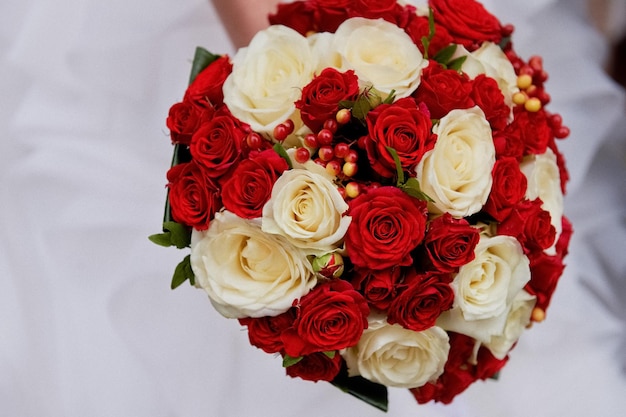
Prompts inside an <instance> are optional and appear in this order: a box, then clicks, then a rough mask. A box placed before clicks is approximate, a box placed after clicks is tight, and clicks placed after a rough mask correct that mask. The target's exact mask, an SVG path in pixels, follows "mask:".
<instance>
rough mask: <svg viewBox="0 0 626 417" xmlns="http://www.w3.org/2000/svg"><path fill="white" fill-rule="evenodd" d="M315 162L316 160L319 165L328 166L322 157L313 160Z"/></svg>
mask: <svg viewBox="0 0 626 417" xmlns="http://www.w3.org/2000/svg"><path fill="white" fill-rule="evenodd" d="M313 162H315V163H316V164H317V165H319V166H322V167H324V168H326V162H325V161H322V160H321V159H320V158H315V159H314V160H313Z"/></svg>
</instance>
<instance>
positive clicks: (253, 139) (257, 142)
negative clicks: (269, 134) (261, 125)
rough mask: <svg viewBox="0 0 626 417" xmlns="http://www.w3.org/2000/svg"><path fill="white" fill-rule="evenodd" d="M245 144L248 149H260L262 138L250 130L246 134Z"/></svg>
mask: <svg viewBox="0 0 626 417" xmlns="http://www.w3.org/2000/svg"><path fill="white" fill-rule="evenodd" d="M246 144H247V145H248V147H249V148H250V149H253V150H256V149H261V146H262V144H263V138H262V137H261V135H259V134H258V133H256V132H250V133H248V135H247V136H246Z"/></svg>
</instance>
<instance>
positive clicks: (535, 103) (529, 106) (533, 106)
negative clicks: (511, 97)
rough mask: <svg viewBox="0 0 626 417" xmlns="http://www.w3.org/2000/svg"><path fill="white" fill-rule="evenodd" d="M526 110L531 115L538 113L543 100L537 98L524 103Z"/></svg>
mask: <svg viewBox="0 0 626 417" xmlns="http://www.w3.org/2000/svg"><path fill="white" fill-rule="evenodd" d="M524 108H525V109H526V110H527V111H529V112H531V113H536V112H538V111H539V110H541V100H539V99H538V98H537V97H531V98H529V99H528V100H526V103H524Z"/></svg>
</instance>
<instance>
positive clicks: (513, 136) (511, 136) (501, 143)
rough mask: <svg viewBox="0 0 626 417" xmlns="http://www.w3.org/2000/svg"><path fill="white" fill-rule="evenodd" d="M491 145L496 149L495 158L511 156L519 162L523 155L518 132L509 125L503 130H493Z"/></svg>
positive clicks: (521, 142)
mask: <svg viewBox="0 0 626 417" xmlns="http://www.w3.org/2000/svg"><path fill="white" fill-rule="evenodd" d="M493 145H494V147H495V149H496V159H500V158H507V157H511V158H515V159H517V160H518V161H520V162H521V160H522V158H523V156H524V142H523V141H522V137H521V135H520V132H519V131H515V130H513V129H510V128H509V127H507V128H506V129H505V130H504V132H501V131H495V132H493Z"/></svg>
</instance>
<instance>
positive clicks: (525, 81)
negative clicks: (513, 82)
mask: <svg viewBox="0 0 626 417" xmlns="http://www.w3.org/2000/svg"><path fill="white" fill-rule="evenodd" d="M531 85H533V77H531V76H530V75H528V74H522V75H520V76H518V77H517V86H518V87H519V88H521V89H522V90H526V89H527V88H528V87H530V86H531Z"/></svg>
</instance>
